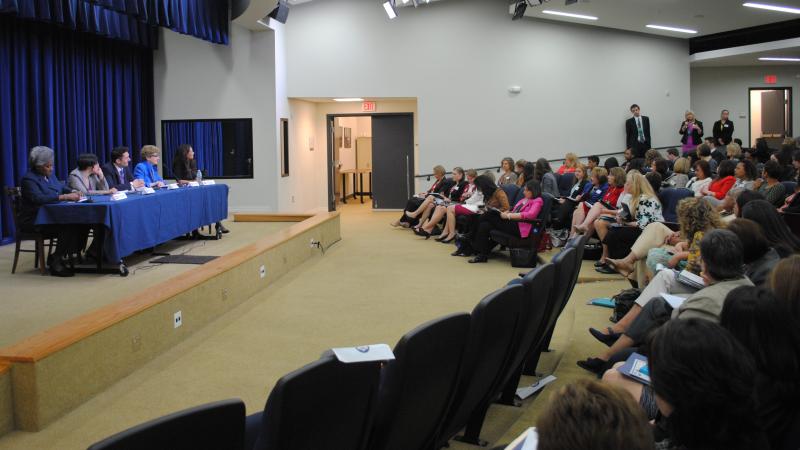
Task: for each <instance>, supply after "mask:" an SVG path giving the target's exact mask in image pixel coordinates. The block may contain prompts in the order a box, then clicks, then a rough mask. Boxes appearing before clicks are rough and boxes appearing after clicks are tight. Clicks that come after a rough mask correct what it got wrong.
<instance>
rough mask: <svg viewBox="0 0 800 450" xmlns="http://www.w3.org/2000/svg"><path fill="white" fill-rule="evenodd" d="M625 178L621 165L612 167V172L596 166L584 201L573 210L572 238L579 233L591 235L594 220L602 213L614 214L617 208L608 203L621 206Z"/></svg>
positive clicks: (583, 198)
mask: <svg viewBox="0 0 800 450" xmlns="http://www.w3.org/2000/svg"><path fill="white" fill-rule="evenodd" d="M625 180H626V176H625V171H624V170H622V168H621V167H612V168H611V172H610V173H609V172H606V170H605V169H603V168H601V167H595V169H594V170H593V171H592V175H591V185H588V186H587V187H585V188H584V189H585V190H584V193H583V196H582V202H581V203H579V204H578V205H577V206H576V207H575V211H574V212H573V215H572V227H571V228H570V237H571V238H572V237H575V235H577V234H578V233H585V234H590V235H591V234H592V233H594V221H595V220H596V219H597V218H598V217H600V215H602V214H603V213H606V214H614V211H616V210H613V209H611V208H608V207H607V206H606V205H611V206H615V207H617V208H619V207H620V202H621V200H620V199H621V198H622V192H623V190H624V186H625Z"/></svg>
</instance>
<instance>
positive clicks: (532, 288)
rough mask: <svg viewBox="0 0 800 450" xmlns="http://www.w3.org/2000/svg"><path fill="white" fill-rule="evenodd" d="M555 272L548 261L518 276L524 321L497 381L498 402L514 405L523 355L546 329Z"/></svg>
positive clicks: (523, 360)
mask: <svg viewBox="0 0 800 450" xmlns="http://www.w3.org/2000/svg"><path fill="white" fill-rule="evenodd" d="M555 275H556V268H555V266H554V265H553V264H551V263H548V264H543V265H541V266H539V267H538V268H536V269H534V270H531V271H530V272H528V273H527V274H526V275H525V276H524V277H522V287H523V288H524V289H525V299H526V301H525V305H524V309H523V313H522V316H523V318H524V322H523V326H522V327H521V332H520V335H519V337H518V338H517V340H516V343H517V348H516V350H515V352H514V356H513V357H512V359H511V362H510V363H509V365H508V370H507V372H506V374H505V376H504V378H503V379H502V380H501V381H500V385H499V387H500V388H501V389H502V393H501V396H500V403H502V404H506V405H516V402H515V395H516V392H517V387H518V386H519V380H520V378H521V377H522V368H523V365H524V362H525V356H526V355H528V353H529V351H530V349H531V347H535V346H538V345H539V342H540V341H541V340H542V339H543V338H544V336H545V333H547V329H546V327H544V326H543V325H544V319H545V315H546V313H547V304H548V301H549V299H550V291H551V289H552V287H553V281H554V280H555Z"/></svg>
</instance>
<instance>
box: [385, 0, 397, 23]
mask: <svg viewBox="0 0 800 450" xmlns="http://www.w3.org/2000/svg"><path fill="white" fill-rule="evenodd" d="M383 9H385V10H386V15H387V16H389V19H394V18H396V17H397V10H396V9H394V0H389V1H385V2H383Z"/></svg>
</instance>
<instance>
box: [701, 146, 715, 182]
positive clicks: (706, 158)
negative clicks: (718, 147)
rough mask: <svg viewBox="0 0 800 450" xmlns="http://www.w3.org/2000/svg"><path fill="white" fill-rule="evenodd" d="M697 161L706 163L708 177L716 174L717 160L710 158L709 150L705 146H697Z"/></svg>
mask: <svg viewBox="0 0 800 450" xmlns="http://www.w3.org/2000/svg"><path fill="white" fill-rule="evenodd" d="M697 159H698V161H705V162H707V163H708V168H709V172H708V176H711V175H712V174H715V173H717V165H718V164H719V163H717V160H716V159H714V158H712V157H711V148H709V146H708V145H707V144H701V145H698V146H697Z"/></svg>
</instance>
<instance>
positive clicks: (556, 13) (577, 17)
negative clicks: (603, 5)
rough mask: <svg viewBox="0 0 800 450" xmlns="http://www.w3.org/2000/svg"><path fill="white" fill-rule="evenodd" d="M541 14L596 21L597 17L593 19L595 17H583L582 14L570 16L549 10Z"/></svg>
mask: <svg viewBox="0 0 800 450" xmlns="http://www.w3.org/2000/svg"><path fill="white" fill-rule="evenodd" d="M542 13H544V14H552V15H554V16H564V17H572V18H574V19H584V20H597V17H595V16H586V15H583V14H572V13H566V12H561V11H551V10H549V9H545V10H544V11H542Z"/></svg>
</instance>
